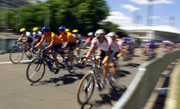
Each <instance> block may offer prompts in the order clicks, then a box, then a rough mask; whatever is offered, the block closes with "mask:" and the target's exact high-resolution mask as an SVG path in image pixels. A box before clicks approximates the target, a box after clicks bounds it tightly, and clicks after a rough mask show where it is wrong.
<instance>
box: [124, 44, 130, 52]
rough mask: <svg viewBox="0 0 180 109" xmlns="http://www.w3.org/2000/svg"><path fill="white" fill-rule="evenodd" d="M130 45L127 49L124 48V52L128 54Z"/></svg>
mask: <svg viewBox="0 0 180 109" xmlns="http://www.w3.org/2000/svg"><path fill="white" fill-rule="evenodd" d="M129 47H130V46H129V45H126V47H125V48H124V51H125V52H126V53H128V52H129V51H128V49H129Z"/></svg>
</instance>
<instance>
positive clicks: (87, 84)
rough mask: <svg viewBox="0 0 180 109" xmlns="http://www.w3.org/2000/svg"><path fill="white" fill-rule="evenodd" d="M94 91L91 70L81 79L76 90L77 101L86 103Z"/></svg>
mask: <svg viewBox="0 0 180 109" xmlns="http://www.w3.org/2000/svg"><path fill="white" fill-rule="evenodd" d="M93 91H94V76H93V74H92V73H91V72H89V73H87V74H86V75H84V76H83V78H82V79H81V81H80V83H79V86H78V90H77V101H78V103H79V104H84V103H87V102H88V101H89V100H90V98H91V96H92V94H93Z"/></svg>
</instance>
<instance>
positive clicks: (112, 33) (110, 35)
mask: <svg viewBox="0 0 180 109" xmlns="http://www.w3.org/2000/svg"><path fill="white" fill-rule="evenodd" d="M107 36H108V37H110V38H116V33H115V32H109V33H108V34H107Z"/></svg>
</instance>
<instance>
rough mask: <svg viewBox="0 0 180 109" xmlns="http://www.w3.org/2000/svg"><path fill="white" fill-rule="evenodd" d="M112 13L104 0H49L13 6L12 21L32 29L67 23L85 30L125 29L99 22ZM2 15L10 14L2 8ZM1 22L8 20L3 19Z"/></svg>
mask: <svg viewBox="0 0 180 109" xmlns="http://www.w3.org/2000/svg"><path fill="white" fill-rule="evenodd" d="M108 15H109V8H108V6H107V4H106V2H105V1H104V0H48V1H47V2H42V3H39V4H37V5H29V6H26V7H21V8H18V9H15V10H9V11H8V25H9V27H10V28H14V29H15V28H22V27H25V28H27V30H29V31H31V30H32V28H33V27H42V26H44V25H49V26H50V27H51V30H52V31H54V32H57V29H58V27H59V26H61V25H65V26H66V27H68V28H70V29H71V30H72V29H74V28H77V29H79V30H80V32H81V33H84V34H86V33H87V32H89V31H95V30H97V29H98V28H104V29H106V30H107V31H115V32H121V30H119V29H118V26H117V25H115V24H112V23H109V24H107V25H100V24H99V22H101V21H102V20H104V19H106V16H108ZM2 19H6V16H3V15H2V14H1V10H0V22H1V21H2ZM1 25H4V24H3V23H0V26H1Z"/></svg>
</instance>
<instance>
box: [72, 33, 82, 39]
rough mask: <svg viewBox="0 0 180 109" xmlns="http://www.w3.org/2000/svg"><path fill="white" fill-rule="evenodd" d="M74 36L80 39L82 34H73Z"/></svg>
mask: <svg viewBox="0 0 180 109" xmlns="http://www.w3.org/2000/svg"><path fill="white" fill-rule="evenodd" d="M73 36H74V37H75V38H76V39H78V40H80V39H81V35H80V34H73Z"/></svg>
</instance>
